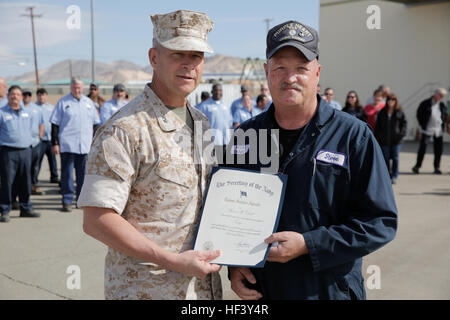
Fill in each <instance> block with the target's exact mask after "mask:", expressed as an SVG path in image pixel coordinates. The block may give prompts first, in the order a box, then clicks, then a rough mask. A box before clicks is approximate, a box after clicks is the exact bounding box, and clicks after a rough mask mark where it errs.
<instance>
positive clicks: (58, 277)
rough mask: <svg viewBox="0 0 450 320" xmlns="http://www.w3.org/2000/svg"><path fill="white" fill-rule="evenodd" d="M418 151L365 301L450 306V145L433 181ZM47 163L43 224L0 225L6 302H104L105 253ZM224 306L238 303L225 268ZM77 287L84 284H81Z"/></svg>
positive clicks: (407, 155) (368, 272)
mask: <svg viewBox="0 0 450 320" xmlns="http://www.w3.org/2000/svg"><path fill="white" fill-rule="evenodd" d="M417 149H418V144H417V143H415V142H406V143H405V144H404V145H403V150H402V152H401V154H400V176H399V179H398V181H397V184H395V185H394V186H393V189H394V192H395V197H396V201H397V207H398V210H399V229H398V233H397V236H396V238H395V239H394V240H393V241H392V242H391V243H389V244H388V245H386V246H385V247H383V248H381V249H380V250H378V251H376V252H374V253H372V254H370V255H368V256H366V257H365V258H364V264H363V275H364V277H365V280H366V289H367V298H368V299H370V300H380V299H386V300H392V299H412V300H415V299H450V250H449V248H446V247H447V245H450V144H446V145H445V146H444V152H445V154H444V155H443V157H442V160H441V170H442V171H443V174H442V175H435V174H432V172H433V167H432V163H433V155H432V146H429V147H428V149H429V150H428V153H427V155H426V156H425V161H424V166H423V167H422V169H421V171H420V172H421V173H420V174H419V175H415V174H412V172H411V168H412V167H413V165H414V163H415V158H416V152H417ZM49 179H50V174H49V171H48V166H47V162H46V159H44V162H43V167H42V170H41V173H40V176H39V180H40V183H39V187H40V188H41V189H43V190H44V191H45V195H41V196H32V203H33V205H34V208H35V210H36V211H38V212H40V213H41V217H40V218H19V212H18V211H12V212H11V214H10V216H11V221H10V222H9V223H0V243H1V249H0V300H10V299H19V300H22V299H32V300H34V299H43V300H54V299H75V300H79V299H83V300H92V299H104V294H103V272H104V257H105V254H106V247H105V246H104V245H103V244H102V243H100V242H98V241H96V240H95V239H93V238H91V237H89V236H88V235H86V234H84V233H83V231H82V222H83V221H82V220H83V219H82V217H83V215H82V210H80V209H74V210H73V211H72V212H71V213H66V212H61V211H60V209H61V196H60V195H59V193H58V186H57V185H56V184H51V183H49ZM221 274H222V283H223V287H224V298H225V299H238V298H237V296H236V295H235V294H234V293H233V292H232V291H231V289H230V285H229V281H228V279H227V277H226V268H222V270H221ZM77 279H79V280H80V281H79V282H77Z"/></svg>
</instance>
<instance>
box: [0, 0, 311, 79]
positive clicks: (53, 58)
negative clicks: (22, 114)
mask: <svg viewBox="0 0 450 320" xmlns="http://www.w3.org/2000/svg"><path fill="white" fill-rule="evenodd" d="M30 5H32V6H34V7H35V9H34V11H35V14H42V15H43V16H42V17H41V18H37V19H35V29H36V38H37V53H38V66H39V68H40V69H43V68H46V67H49V66H50V65H52V64H54V63H56V62H59V61H62V60H65V59H69V58H71V59H90V58H91V42H90V39H91V38H90V32H91V29H90V1H89V0H78V1H77V0H58V1H56V0H53V1H52V0H42V1H34V2H33V1H20V0H19V1H12V0H11V1H8V0H6V1H2V2H1V3H0V39H2V43H0V76H10V75H20V74H22V73H24V72H28V71H33V70H34V64H33V48H32V41H31V23H30V18H27V17H21V16H20V15H21V14H24V13H26V11H25V8H26V7H27V6H30ZM70 5H77V6H79V8H80V9H81V25H80V29H79V30H69V29H68V28H67V27H66V20H67V19H68V18H69V14H68V13H66V10H67V8H68V7H69V6H70ZM178 9H189V10H195V11H201V12H205V13H207V14H208V16H209V17H210V18H211V19H212V20H213V21H214V23H215V26H214V28H213V30H212V31H211V32H210V33H209V35H208V42H209V43H210V45H211V46H212V47H213V49H214V51H215V53H219V54H225V55H230V56H236V57H242V58H246V57H259V58H264V57H265V36H266V24H265V22H263V19H266V18H270V19H273V20H272V21H270V26H274V25H276V24H279V23H281V22H283V21H286V20H291V19H292V20H298V21H301V22H303V23H305V24H308V25H310V26H312V27H314V28H316V29H318V26H319V0H284V1H243V0H240V1H237V0H226V1H212V0H208V1H205V0H191V1H186V0H184V1H181V0H145V1H144V0H128V1H108V0H94V24H95V27H94V29H95V58H96V60H97V61H101V62H111V61H115V60H122V59H124V60H129V61H131V62H134V63H136V64H138V65H141V66H146V65H148V59H147V51H148V49H149V48H150V47H151V41H152V32H153V26H152V23H151V20H150V18H149V15H150V14H155V13H157V14H160V13H167V12H171V11H175V10H178Z"/></svg>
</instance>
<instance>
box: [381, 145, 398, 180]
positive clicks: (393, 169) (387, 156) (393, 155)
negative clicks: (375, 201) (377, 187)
mask: <svg viewBox="0 0 450 320" xmlns="http://www.w3.org/2000/svg"><path fill="white" fill-rule="evenodd" d="M401 149H402V145H401V144H397V145H395V146H381V151H382V152H383V156H384V161H386V166H387V168H388V171H389V174H390V176H391V179H397V177H398V155H399V154H400V150H401ZM391 160H392V165H391Z"/></svg>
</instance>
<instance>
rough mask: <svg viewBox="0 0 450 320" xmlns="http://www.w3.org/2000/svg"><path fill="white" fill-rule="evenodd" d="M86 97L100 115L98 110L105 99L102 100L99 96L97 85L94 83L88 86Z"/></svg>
mask: <svg viewBox="0 0 450 320" xmlns="http://www.w3.org/2000/svg"><path fill="white" fill-rule="evenodd" d="M87 96H88V98H89V99H91V100H92V102H93V103H94V105H95V108H96V109H97V111H98V112H99V113H100V108H101V107H102V106H103V103H104V102H105V101H106V99H105V98H103V97H102V96H101V95H100V94H99V89H98V85H97V84H96V83H95V82H93V83H91V84H90V86H89V94H88V95H87Z"/></svg>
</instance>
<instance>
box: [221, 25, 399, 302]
mask: <svg viewBox="0 0 450 320" xmlns="http://www.w3.org/2000/svg"><path fill="white" fill-rule="evenodd" d="M318 41H319V39H318V35H317V31H316V30H314V29H313V28H311V27H309V26H306V25H304V24H302V23H299V22H297V21H287V22H285V23H282V24H280V25H277V26H275V27H274V28H272V29H271V30H270V31H269V33H268V35H267V50H266V56H267V64H265V65H264V68H265V72H266V77H267V80H268V83H269V88H270V92H271V94H272V99H273V104H272V105H271V106H270V108H269V110H267V111H266V112H263V113H261V114H260V115H258V116H256V117H254V118H252V119H250V120H248V121H246V122H244V123H243V124H241V126H240V127H239V128H238V129H237V130H235V133H234V137H232V140H231V143H230V144H229V146H228V147H227V163H228V164H229V165H231V166H234V167H240V168H244V169H250V170H260V171H269V172H273V173H276V172H280V173H284V174H286V175H287V176H288V179H287V185H286V192H285V197H284V202H283V207H282V212H281V215H280V219H279V224H278V228H277V231H276V233H274V234H272V235H270V236H269V237H268V238H266V239H265V242H266V243H267V244H271V245H272V246H271V248H270V250H269V254H268V257H267V262H266V263H265V266H264V268H243V267H234V268H229V270H230V280H231V288H232V289H233V290H234V291H235V292H236V293H237V294H238V295H239V296H240V297H241V298H243V299H260V298H263V299H365V297H366V295H365V289H364V279H363V277H362V270H361V269H362V257H363V256H365V255H367V254H369V253H371V252H373V251H375V250H377V249H379V248H380V247H382V246H383V245H385V244H386V243H388V242H389V241H391V240H392V239H393V238H394V236H395V233H396V230H397V208H396V205H395V200H394V195H393V191H392V186H391V181H390V177H389V173H388V171H387V168H386V164H385V163H384V160H383V155H382V152H381V149H380V147H379V145H378V144H377V142H376V140H375V138H374V136H373V134H372V133H371V131H370V129H369V128H368V127H367V126H366V125H365V124H364V123H363V122H361V121H358V120H357V119H356V118H354V117H352V116H349V115H348V114H346V113H343V112H339V111H337V110H335V109H333V108H332V107H331V106H330V105H329V104H328V103H327V102H325V101H324V100H323V99H322V98H321V97H320V96H319V95H317V84H318V82H319V75H320V70H321V66H320V65H319V62H318V57H319V50H318ZM241 129H242V130H241ZM261 129H263V130H261ZM250 131H252V132H256V136H257V139H256V140H260V141H256V142H254V143H252V144H248V141H249V140H250V139H249V138H248V137H247V138H246V139H247V141H245V143H246V144H247V145H248V147H247V146H246V147H247V148H243V145H242V143H243V141H241V142H239V141H238V142H236V140H235V137H236V136H239V135H242V134H243V133H245V132H250ZM267 131H269V132H267ZM263 132H265V134H263ZM237 140H242V139H237ZM253 140H254V139H253ZM262 146H265V147H266V150H261V149H264V148H263V147H262ZM232 153H235V154H234V155H233V154H232ZM268 154H269V155H271V157H270V158H269V159H270V160H271V161H270V162H272V163H267V161H263V160H265V159H266V158H267V155H268ZM254 155H257V157H254ZM228 157H229V158H228ZM242 157H243V158H244V159H243V160H245V161H244V164H243V165H237V164H236V163H237V161H236V160H237V159H239V158H242ZM252 159H253V160H252ZM255 159H256V161H255ZM240 160H242V159H240ZM278 161H279V164H280V166H278V165H276V166H272V164H273V162H275V163H276V164H278Z"/></svg>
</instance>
